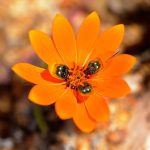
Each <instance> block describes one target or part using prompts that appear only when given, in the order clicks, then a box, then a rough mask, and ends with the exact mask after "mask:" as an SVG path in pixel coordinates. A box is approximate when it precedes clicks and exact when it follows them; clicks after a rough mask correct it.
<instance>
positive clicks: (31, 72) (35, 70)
mask: <svg viewBox="0 0 150 150" xmlns="http://www.w3.org/2000/svg"><path fill="white" fill-rule="evenodd" d="M12 70H13V71H14V72H15V73H16V74H18V75H19V76H20V77H22V78H23V79H25V80H27V81H29V82H31V83H34V84H48V83H49V82H47V81H46V80H44V79H43V78H42V77H41V72H43V71H44V70H45V69H43V68H39V67H36V66H33V65H31V64H28V63H18V64H16V65H14V66H13V67H12Z"/></svg>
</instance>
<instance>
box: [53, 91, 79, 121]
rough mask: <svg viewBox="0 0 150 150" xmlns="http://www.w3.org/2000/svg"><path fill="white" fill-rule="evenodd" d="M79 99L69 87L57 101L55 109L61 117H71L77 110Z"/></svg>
mask: <svg viewBox="0 0 150 150" xmlns="http://www.w3.org/2000/svg"><path fill="white" fill-rule="evenodd" d="M76 105H77V101H76V98H75V96H74V95H73V93H72V91H71V90H70V89H68V90H67V91H66V92H65V93H64V94H63V95H62V96H60V97H59V98H58V100H57V102H56V103H55V110H56V113H57V115H58V116H59V117H60V118H61V119H70V118H72V117H73V115H74V114H75V112H76Z"/></svg>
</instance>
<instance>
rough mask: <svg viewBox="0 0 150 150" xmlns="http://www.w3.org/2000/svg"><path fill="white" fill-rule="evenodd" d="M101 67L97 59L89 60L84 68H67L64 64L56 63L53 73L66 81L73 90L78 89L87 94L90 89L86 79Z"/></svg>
mask: <svg viewBox="0 0 150 150" xmlns="http://www.w3.org/2000/svg"><path fill="white" fill-rule="evenodd" d="M100 68H101V64H100V61H99V60H93V61H90V62H89V64H88V66H87V67H86V68H80V67H79V66H75V67H74V68H72V69H69V68H68V67H67V66H66V65H63V64H62V65H61V64H60V65H56V72H55V74H56V75H57V76H58V77H59V78H61V79H64V80H65V81H66V86H67V87H70V88H71V89H73V90H76V91H79V92H81V93H82V94H87V93H90V92H91V91H92V86H91V84H89V83H88V81H87V79H88V78H89V77H90V76H91V75H93V74H95V73H97V72H98V71H99V70H100Z"/></svg>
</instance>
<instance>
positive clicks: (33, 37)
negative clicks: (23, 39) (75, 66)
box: [29, 30, 62, 65]
mask: <svg viewBox="0 0 150 150" xmlns="http://www.w3.org/2000/svg"><path fill="white" fill-rule="evenodd" d="M29 37H30V41H31V44H32V46H33V49H34V50H35V52H36V53H37V54H38V56H39V57H40V58H41V59H42V60H43V61H44V62H46V63H47V64H49V65H53V64H55V63H56V64H61V63H62V60H61V58H60V56H59V53H58V52H57V50H56V48H55V47H54V44H53V42H52V40H51V38H50V37H49V36H48V35H46V34H45V33H43V32H41V31H38V30H31V31H30V32H29Z"/></svg>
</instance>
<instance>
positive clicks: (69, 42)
mask: <svg viewBox="0 0 150 150" xmlns="http://www.w3.org/2000/svg"><path fill="white" fill-rule="evenodd" d="M52 34H53V39H54V43H55V45H56V48H57V50H58V51H59V53H60V55H61V56H62V57H63V59H64V61H65V63H66V65H68V66H69V67H70V66H71V67H72V66H73V63H76V61H77V60H76V59H77V51H76V41H75V35H74V32H73V29H72V27H71V25H70V23H69V22H68V20H67V19H66V18H65V17H64V16H62V15H60V14H59V15H56V17H55V18H54V22H53V28H52Z"/></svg>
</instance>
